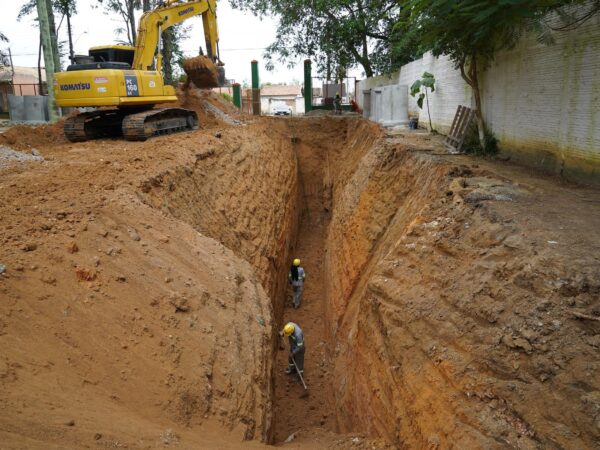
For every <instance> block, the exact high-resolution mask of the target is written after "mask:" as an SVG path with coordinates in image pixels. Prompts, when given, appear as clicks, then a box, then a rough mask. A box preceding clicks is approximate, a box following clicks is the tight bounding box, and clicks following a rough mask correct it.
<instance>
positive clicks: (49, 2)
mask: <svg viewBox="0 0 600 450" xmlns="http://www.w3.org/2000/svg"><path fill="white" fill-rule="evenodd" d="M45 2H46V8H45V9H46V11H47V14H48V16H47V18H48V27H49V31H50V44H51V45H52V58H53V61H54V64H53V67H54V72H59V71H60V67H61V65H60V53H59V52H58V38H57V37H56V22H55V21H54V10H53V9H52V0H45ZM44 51H45V50H44ZM54 72H53V73H54ZM48 86H50V85H48ZM48 91H50V88H48Z"/></svg>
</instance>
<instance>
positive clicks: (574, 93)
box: [357, 15, 600, 184]
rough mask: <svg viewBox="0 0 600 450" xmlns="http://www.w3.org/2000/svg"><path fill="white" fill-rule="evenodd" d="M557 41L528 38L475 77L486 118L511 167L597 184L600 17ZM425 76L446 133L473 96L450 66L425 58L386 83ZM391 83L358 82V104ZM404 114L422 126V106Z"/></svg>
mask: <svg viewBox="0 0 600 450" xmlns="http://www.w3.org/2000/svg"><path fill="white" fill-rule="evenodd" d="M556 36H557V39H556V44H555V45H551V46H545V45H542V44H538V43H537V42H536V40H535V39H534V38H533V37H528V38H525V39H524V40H522V41H521V42H520V43H519V45H518V46H517V47H516V48H515V49H513V50H511V51H508V52H504V53H501V54H499V55H497V56H496V58H495V61H494V62H493V63H492V65H491V67H489V68H488V69H487V70H486V71H485V72H483V73H482V74H481V75H480V78H481V89H482V102H483V113H484V117H485V119H486V122H487V124H488V126H489V127H490V129H491V130H492V131H493V132H494V133H495V135H496V136H497V138H498V139H499V142H500V148H501V150H502V151H503V152H505V153H507V154H509V155H510V156H511V158H512V159H513V160H517V161H520V162H523V163H525V164H528V165H533V166H536V167H540V168H543V169H545V170H548V171H551V172H555V173H561V174H562V175H564V176H566V177H567V178H570V179H573V180H577V181H582V182H592V183H594V184H600V15H596V16H595V17H594V18H593V19H592V20H589V21H588V22H586V23H585V24H584V25H583V26H581V27H580V28H578V29H576V30H574V31H568V32H562V33H557V34H556ZM424 71H427V72H431V73H433V75H434V76H435V78H436V91H435V92H434V93H433V94H432V95H431V96H430V98H429V100H430V108H431V118H432V122H433V125H434V128H436V129H437V130H438V131H440V132H442V133H444V132H447V131H448V129H449V128H450V126H451V124H452V120H453V118H454V114H455V112H456V108H457V106H458V105H465V106H473V100H472V92H471V89H470V87H469V86H468V85H467V84H466V83H465V82H464V81H463V80H462V78H461V76H460V72H459V71H458V70H456V69H455V68H454V67H453V64H452V62H451V61H449V60H448V58H446V57H441V58H434V57H433V56H432V55H431V54H430V53H428V54H426V55H425V56H424V57H423V58H422V59H419V60H417V61H414V62H412V63H410V64H407V65H405V66H403V67H402V68H401V70H400V72H399V74H397V73H396V74H392V80H391V82H392V83H397V84H400V85H407V86H409V87H410V85H411V84H412V83H413V82H414V81H415V80H416V79H418V78H420V76H421V75H422V73H423V72H424ZM389 83H390V81H389V80H388V79H386V78H385V77H376V78H372V79H368V80H362V81H361V82H359V83H358V86H357V88H358V89H359V92H358V94H359V95H357V101H358V102H359V104H360V105H361V106H363V103H361V102H362V101H364V100H363V96H362V95H361V94H362V89H364V88H366V87H373V86H377V85H383V84H389ZM408 111H409V114H410V115H417V114H418V116H419V122H420V123H421V124H424V123H426V122H427V120H428V119H427V108H426V106H425V109H424V110H419V108H418V107H417V105H416V101H415V99H414V98H412V97H410V96H409V102H408Z"/></svg>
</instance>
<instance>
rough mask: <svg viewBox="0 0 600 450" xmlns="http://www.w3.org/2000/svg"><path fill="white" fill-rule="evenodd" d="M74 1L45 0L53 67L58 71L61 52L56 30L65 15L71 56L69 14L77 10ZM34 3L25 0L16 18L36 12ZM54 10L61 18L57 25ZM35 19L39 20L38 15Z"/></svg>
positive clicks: (58, 28)
mask: <svg viewBox="0 0 600 450" xmlns="http://www.w3.org/2000/svg"><path fill="white" fill-rule="evenodd" d="M76 2H77V0H46V7H45V11H47V13H48V23H49V27H50V41H51V45H52V48H53V55H54V67H55V70H56V71H59V70H60V68H61V62H60V56H61V53H60V51H59V50H60V46H59V43H58V31H59V30H60V27H61V25H62V22H63V19H64V18H65V15H66V17H67V32H68V35H69V43H70V51H71V56H72V52H73V45H72V42H73V36H72V29H71V20H70V16H72V15H73V14H75V13H76V12H77V10H76ZM36 5H37V1H36V0H28V1H27V2H25V3H24V4H23V6H21V9H20V10H19V14H18V15H17V20H21V19H22V18H23V17H25V16H28V15H29V14H31V13H33V12H36V13H37V6H36ZM55 11H56V12H57V13H58V14H60V15H61V19H60V22H59V25H58V27H57V26H56V24H55V20H54V12H55ZM37 19H38V20H39V17H38V18H37Z"/></svg>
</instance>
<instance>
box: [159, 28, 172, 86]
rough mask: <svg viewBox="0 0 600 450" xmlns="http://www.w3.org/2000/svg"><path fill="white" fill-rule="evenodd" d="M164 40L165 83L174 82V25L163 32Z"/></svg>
mask: <svg viewBox="0 0 600 450" xmlns="http://www.w3.org/2000/svg"><path fill="white" fill-rule="evenodd" d="M162 40H163V46H162V47H163V48H162V54H163V72H164V74H165V84H173V64H172V63H173V46H174V40H175V30H174V28H173V27H171V28H167V29H166V30H165V31H163V33H162ZM158 69H159V70H160V68H158Z"/></svg>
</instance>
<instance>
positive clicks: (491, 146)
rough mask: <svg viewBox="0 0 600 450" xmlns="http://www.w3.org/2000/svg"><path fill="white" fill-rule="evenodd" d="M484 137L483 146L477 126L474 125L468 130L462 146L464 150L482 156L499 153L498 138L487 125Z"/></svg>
mask: <svg viewBox="0 0 600 450" xmlns="http://www.w3.org/2000/svg"><path fill="white" fill-rule="evenodd" d="M483 135H484V139H483V146H482V145H481V142H480V141H479V136H478V133H477V126H476V125H472V126H471V127H470V128H469V131H468V132H467V137H466V139H465V142H464V143H463V146H462V151H463V152H465V153H470V154H473V155H480V156H491V155H495V154H497V153H498V151H499V149H498V139H497V138H496V136H495V135H494V133H493V132H492V131H491V130H490V129H489V128H487V127H485V129H484V132H483Z"/></svg>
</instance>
